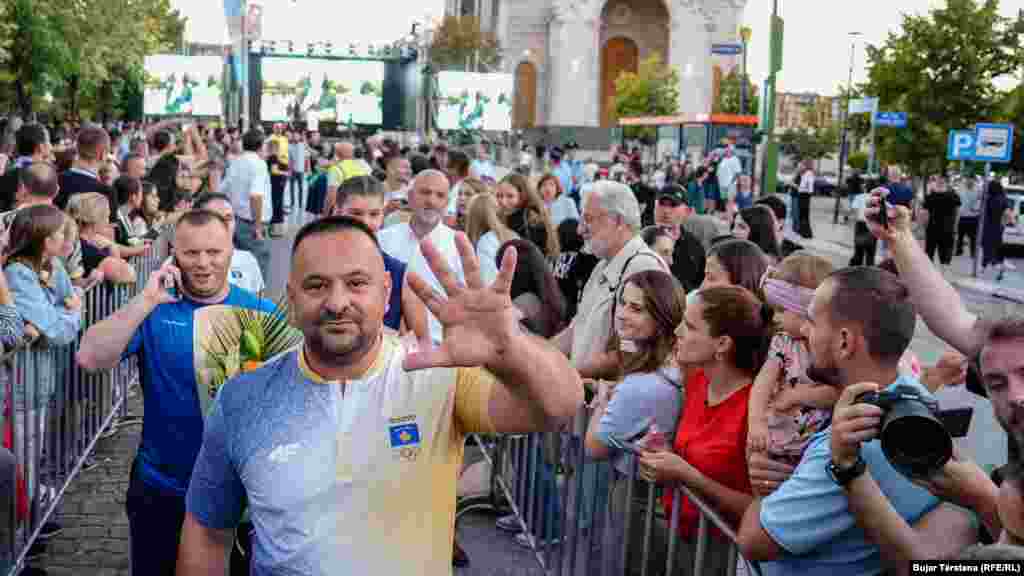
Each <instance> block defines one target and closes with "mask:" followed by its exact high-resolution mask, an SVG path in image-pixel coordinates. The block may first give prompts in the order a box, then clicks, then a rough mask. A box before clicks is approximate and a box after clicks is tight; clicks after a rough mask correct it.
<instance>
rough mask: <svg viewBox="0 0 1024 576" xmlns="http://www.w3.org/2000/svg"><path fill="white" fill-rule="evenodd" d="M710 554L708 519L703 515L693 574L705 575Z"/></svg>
mask: <svg viewBox="0 0 1024 576" xmlns="http://www.w3.org/2000/svg"><path fill="white" fill-rule="evenodd" d="M707 552H708V519H707V516H704V515H703V514H701V515H700V520H699V521H698V523H697V552H696V554H695V555H694V556H695V558H696V559H695V560H694V561H693V573H694V574H703V573H704V560H705V559H706V556H707Z"/></svg>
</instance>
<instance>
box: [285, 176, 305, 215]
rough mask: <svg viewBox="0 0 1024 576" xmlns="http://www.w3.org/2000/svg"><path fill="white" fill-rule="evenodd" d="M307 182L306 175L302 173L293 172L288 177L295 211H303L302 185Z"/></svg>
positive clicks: (292, 205)
mask: <svg viewBox="0 0 1024 576" xmlns="http://www.w3.org/2000/svg"><path fill="white" fill-rule="evenodd" d="M305 181H306V175H305V174H303V173H302V172H292V174H291V176H289V177H288V191H289V192H288V193H289V196H291V207H292V209H293V210H296V209H298V210H302V185H303V183H304V182H305Z"/></svg>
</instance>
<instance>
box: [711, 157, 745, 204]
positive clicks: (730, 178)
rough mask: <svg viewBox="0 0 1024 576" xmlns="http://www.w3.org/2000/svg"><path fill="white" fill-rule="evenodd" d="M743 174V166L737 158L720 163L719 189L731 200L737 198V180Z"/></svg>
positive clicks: (730, 158) (729, 158)
mask: <svg viewBox="0 0 1024 576" xmlns="http://www.w3.org/2000/svg"><path fill="white" fill-rule="evenodd" d="M740 172H743V164H742V163H741V162H740V159H739V158H738V157H736V156H730V157H728V158H726V159H725V160H722V161H721V162H719V163H718V174H717V176H718V187H719V188H720V189H721V191H722V192H723V193H724V194H726V195H727V197H728V199H729V200H732V199H734V198H735V197H736V178H737V177H738V176H739V174H740Z"/></svg>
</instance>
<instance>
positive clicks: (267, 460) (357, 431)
mask: <svg viewBox="0 0 1024 576" xmlns="http://www.w3.org/2000/svg"><path fill="white" fill-rule="evenodd" d="M457 244H458V249H459V252H460V254H461V262H462V266H463V268H464V277H465V278H466V281H465V283H463V282H459V281H458V280H457V276H456V275H455V274H454V272H453V271H452V270H451V269H450V268H449V267H448V266H447V264H446V263H445V261H444V259H443V258H442V256H441V255H440V254H439V253H438V251H437V250H436V249H435V248H434V247H433V246H432V245H431V243H430V241H429V240H425V241H423V242H422V244H421V247H422V252H423V255H424V257H425V258H426V259H427V261H428V263H429V265H430V268H431V270H433V272H434V274H435V275H436V277H437V278H438V279H439V281H440V282H441V284H442V287H443V289H444V290H445V292H446V293H447V297H446V296H444V295H442V293H441V292H440V291H439V290H436V289H434V288H432V287H431V286H430V285H429V284H428V283H427V282H425V281H424V280H423V279H421V278H419V277H418V276H417V275H415V274H412V275H411V277H410V283H411V284H412V287H413V289H414V290H415V291H416V292H417V294H418V295H419V296H420V298H421V299H422V300H423V301H424V302H425V303H426V305H427V307H428V308H429V309H430V311H431V312H432V313H433V314H434V316H435V317H436V318H437V319H438V320H439V321H440V322H441V323H442V324H443V326H444V334H445V338H444V341H443V342H442V343H441V344H440V346H438V347H434V346H433V345H432V343H431V341H430V340H429V339H424V340H423V341H421V342H420V343H419V346H418V348H417V347H414V346H413V345H412V343H411V342H407V341H400V340H399V339H397V338H396V337H394V336H392V335H388V334H385V333H384V331H383V318H384V309H385V303H386V302H387V297H388V294H389V292H390V282H391V280H390V277H389V275H388V274H387V273H386V272H385V270H384V262H383V259H382V258H381V255H380V250H379V249H378V247H377V241H376V237H375V236H374V234H373V232H372V231H371V230H370V229H369V228H367V227H366V226H365V225H364V224H362V223H361V222H358V221H357V220H354V219H352V218H348V217H344V216H333V217H329V218H324V219H321V220H317V221H314V222H311V223H310V224H307V225H306V226H305V227H303V229H302V230H300V231H299V233H298V235H297V236H296V238H295V244H294V246H293V249H292V253H293V257H292V270H291V275H290V277H289V280H288V298H289V301H290V304H291V306H292V318H293V320H294V322H295V324H296V325H298V326H299V327H300V328H301V330H302V332H303V334H304V336H305V341H304V344H303V345H302V347H301V348H298V349H296V350H293V351H291V352H289V353H287V354H284V355H283V356H281V357H279V358H278V359H276V360H274V361H271V362H268V363H267V364H265V365H264V366H263V367H261V368H259V369H257V370H254V371H252V372H248V373H246V374H244V375H242V376H239V377H237V378H235V379H234V380H232V381H230V382H228V383H227V384H226V385H225V386H224V387H223V388H222V389H221V392H220V394H219V395H218V397H217V399H216V401H215V403H214V406H213V408H212V410H211V413H210V417H209V419H208V421H207V427H206V436H205V439H204V445H203V449H202V451H201V453H200V456H199V461H198V463H197V465H196V469H195V473H194V474H193V477H192V487H191V489H190V492H189V496H188V513H187V519H186V528H185V532H184V534H183V537H182V542H181V551H180V554H179V572H178V574H179V575H184V576H191V575H199V574H202V575H214V574H216V575H218V576H219V575H222V574H224V558H225V555H226V552H227V549H228V546H230V544H231V539H232V530H233V528H234V527H235V526H236V525H237V523H238V521H239V519H240V518H241V514H242V510H243V508H244V507H245V506H246V505H247V506H248V508H249V512H250V514H251V516H252V518H253V524H254V525H255V526H256V533H255V537H254V542H255V545H254V548H253V556H252V573H253V574H254V575H256V576H261V575H269V574H283V573H288V574H296V575H300V574H301V575H320V574H323V575H326V574H332V575H338V574H448V573H450V570H451V550H452V537H453V534H454V527H455V526H454V525H455V502H456V498H455V489H456V479H457V477H458V473H459V467H460V464H461V459H462V458H461V456H462V450H463V441H464V438H465V436H466V435H467V434H470V433H474V432H481V433H488V434H493V433H512V432H532V431H539V430H553V429H556V428H557V427H558V426H559V425H560V424H562V423H563V422H565V421H566V420H568V418H570V417H571V416H573V415H574V414H575V412H576V410H577V409H578V408H579V406H580V404H581V403H582V400H583V388H582V385H581V382H580V378H579V375H578V374H577V373H576V371H575V370H573V369H572V368H571V367H570V366H569V363H568V361H567V360H566V359H565V357H564V356H563V355H562V354H561V353H560V352H559V351H558V350H556V349H555V348H553V347H551V346H550V345H549V344H547V343H546V342H544V341H543V340H541V339H538V338H535V337H533V336H530V335H528V334H526V333H525V332H523V331H522V330H521V329H520V327H519V322H518V318H519V316H518V314H517V313H516V311H515V308H514V307H513V306H512V301H511V298H510V297H509V290H510V287H511V284H512V277H513V275H514V271H515V265H516V253H515V250H514V249H513V250H509V251H508V252H507V253H506V255H505V257H504V259H503V262H502V266H501V271H500V273H499V275H498V278H497V280H496V281H495V282H494V283H493V284H492V285H491V286H489V287H484V286H483V284H482V282H481V280H480V272H479V263H478V261H477V259H476V256H475V255H474V253H473V247H472V245H471V244H470V243H469V241H468V240H467V239H466V237H465V235H463V234H459V235H458V236H457ZM323 254H333V255H335V257H332V258H324V257H323Z"/></svg>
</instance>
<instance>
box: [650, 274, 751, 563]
mask: <svg viewBox="0 0 1024 576" xmlns="http://www.w3.org/2000/svg"><path fill="white" fill-rule="evenodd" d="M764 310H765V309H764V307H763V306H762V304H761V301H760V300H758V299H757V298H756V297H755V296H754V295H753V294H751V293H750V292H749V291H748V290H746V289H744V288H740V287H738V286H718V287H712V288H706V289H704V290H701V291H700V292H698V293H697V296H696V298H695V299H694V301H693V302H692V303H691V304H690V305H688V306H687V307H686V313H685V315H684V320H683V323H682V324H681V325H680V326H679V328H678V329H677V330H676V337H677V340H676V362H677V363H678V364H679V366H680V367H682V368H683V369H684V370H686V374H687V377H686V386H685V390H686V402H685V404H684V405H683V413H682V416H681V418H680V421H679V426H678V428H677V429H676V437H675V442H674V443H673V446H672V450H671V451H657V452H655V451H651V452H646V453H645V454H644V455H643V456H642V458H641V460H640V474H641V476H642V477H643V478H644V479H646V480H648V481H652V482H657V483H659V484H668V485H670V486H669V487H671V485H673V484H683V485H685V486H686V487H687V488H689V489H690V490H692V491H694V492H696V493H697V494H698V495H700V496H702V497H703V498H704V500H705V501H706V502H708V504H710V505H711V506H712V507H713V508H714V509H715V510H716V511H718V512H719V513H720V514H721V515H722V516H723V517H724V518H725V520H726V521H728V522H730V523H732V524H736V523H738V521H739V520H740V518H742V517H743V512H744V511H745V510H746V509H747V506H748V505H749V504H750V502H751V500H752V496H751V489H750V479H749V477H748V476H747V463H746V445H747V428H746V427H747V406H748V404H749V402H748V400H749V397H750V388H751V385H752V383H753V381H754V376H755V375H756V374H757V371H758V370H759V369H760V368H761V365H762V364H763V363H764V358H765V353H766V351H767V343H768V337H769V335H770V330H769V325H768V322H767V318H768V315H767V314H766V313H765V312H764ZM641 444H642V443H641ZM662 504H663V505H664V507H665V513H666V517H668V518H669V519H671V514H672V505H673V502H672V493H671V491H667V493H666V495H665V497H664V498H663V500H662ZM699 516H700V515H699V512H698V510H697V508H696V507H695V506H694V505H693V503H692V502H690V501H689V499H684V500H683V503H682V508H681V511H680V516H679V533H680V536H682V537H683V539H684V541H683V542H681V543H680V544H686V545H685V546H683V545H680V546H677V550H678V553H679V554H680V558H678V559H677V562H676V566H692V565H693V563H692V558H693V554H694V550H695V545H696V538H695V537H694V536H695V535H696V534H697V526H698V520H699ZM711 533H712V535H713V536H718V537H721V536H720V535H719V534H717V531H712V532H711ZM727 551H728V547H727V546H724V545H717V546H715V545H713V546H711V548H710V549H709V554H708V555H707V556H706V557H705V558H706V561H705V566H704V569H703V570H702V574H724V572H725V568H726V558H727V555H726V552H727Z"/></svg>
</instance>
